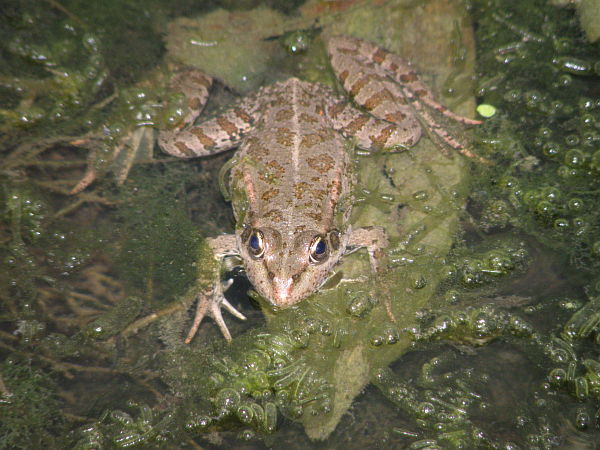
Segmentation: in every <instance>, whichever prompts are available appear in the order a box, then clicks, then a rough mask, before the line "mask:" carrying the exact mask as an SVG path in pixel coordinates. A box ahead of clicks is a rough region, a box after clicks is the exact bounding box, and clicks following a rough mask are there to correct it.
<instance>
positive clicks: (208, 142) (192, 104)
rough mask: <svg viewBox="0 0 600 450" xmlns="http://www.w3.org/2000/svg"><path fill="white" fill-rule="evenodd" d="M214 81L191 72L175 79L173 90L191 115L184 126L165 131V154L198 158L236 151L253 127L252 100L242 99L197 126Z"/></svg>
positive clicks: (161, 142)
mask: <svg viewBox="0 0 600 450" xmlns="http://www.w3.org/2000/svg"><path fill="white" fill-rule="evenodd" d="M211 84H212V78H210V77H208V76H207V75H204V74H203V73H202V72H200V71H198V70H193V69H189V70H187V71H186V72H184V73H183V74H179V75H177V76H176V77H174V79H173V81H172V85H173V89H177V90H179V91H180V92H181V93H182V94H183V95H184V97H185V99H186V101H187V111H186V112H185V113H184V116H183V119H182V120H181V122H180V123H178V124H177V125H176V126H174V127H173V128H171V129H167V130H163V131H161V133H160V135H159V137H158V144H159V146H160V147H161V148H162V150H163V151H165V152H167V153H169V154H171V155H173V156H177V157H178V158H194V157H199V156H207V155H211V154H215V153H219V152H222V151H225V150H229V149H230V148H233V147H235V146H236V145H237V144H238V143H239V141H240V139H241V138H242V136H243V135H244V133H246V132H247V131H248V130H249V129H250V127H251V123H252V118H251V115H250V114H249V113H248V112H247V111H248V109H251V107H250V105H251V103H250V100H248V99H242V100H240V101H238V102H237V103H236V104H234V105H233V106H232V107H231V108H229V109H227V110H225V111H224V112H223V113H221V114H219V115H218V116H216V117H214V118H212V119H210V120H205V121H203V122H200V123H198V124H196V125H194V121H195V120H196V118H197V117H198V116H199V115H200V113H201V112H202V109H203V108H204V104H205V103H206V99H207V98H208V89H209V88H210V86H211Z"/></svg>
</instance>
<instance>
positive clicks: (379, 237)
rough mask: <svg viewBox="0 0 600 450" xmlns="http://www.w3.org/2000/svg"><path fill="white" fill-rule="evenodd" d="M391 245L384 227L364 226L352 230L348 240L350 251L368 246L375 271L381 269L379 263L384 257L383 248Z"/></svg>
mask: <svg viewBox="0 0 600 450" xmlns="http://www.w3.org/2000/svg"><path fill="white" fill-rule="evenodd" d="M388 245H389V240H388V237H387V233H386V232H385V230H384V229H383V228H382V227H363V228H356V229H354V230H352V232H351V234H350V239H349V240H348V245H347V248H348V253H351V252H354V251H356V250H358V249H360V248H366V249H367V251H368V252H369V262H370V263H371V269H372V270H373V272H377V270H378V269H379V263H380V261H381V258H382V257H383V249H385V248H386V247H387V246H388Z"/></svg>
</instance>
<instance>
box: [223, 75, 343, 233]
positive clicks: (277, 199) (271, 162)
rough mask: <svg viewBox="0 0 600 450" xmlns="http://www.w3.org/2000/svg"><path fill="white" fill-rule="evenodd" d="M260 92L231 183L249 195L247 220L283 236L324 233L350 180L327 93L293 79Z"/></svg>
mask: <svg viewBox="0 0 600 450" xmlns="http://www.w3.org/2000/svg"><path fill="white" fill-rule="evenodd" d="M260 94H261V96H260V97H259V98H261V102H262V104H261V108H262V111H261V118H260V119H259V121H258V122H257V124H256V126H255V128H254V130H253V132H252V133H251V134H250V135H249V136H248V137H247V138H246V139H245V140H244V142H243V144H242V146H241V147H240V149H239V152H238V156H237V158H238V164H237V165H236V167H235V168H234V169H233V171H232V184H233V188H234V189H242V190H243V191H244V192H245V194H246V197H247V199H248V202H247V208H248V210H247V211H246V213H247V216H246V224H247V225H249V226H251V227H254V228H262V227H271V228H273V229H276V230H278V231H279V233H281V235H282V237H283V236H285V235H288V236H289V237H292V236H294V235H296V234H298V233H302V232H304V231H308V230H313V231H317V232H319V233H325V232H327V231H329V230H330V229H331V228H332V227H333V224H334V219H335V217H334V216H335V212H336V207H337V204H338V201H339V200H340V198H341V196H343V195H344V194H345V193H346V192H347V191H348V189H350V181H351V180H350V176H349V164H350V162H349V155H348V154H347V150H346V146H345V142H344V140H343V138H342V137H341V136H340V135H339V134H338V133H337V132H336V131H335V130H334V127H333V126H332V124H331V123H330V120H329V119H328V117H327V114H326V112H327V107H328V102H331V101H332V100H331V99H332V95H331V93H330V91H329V90H328V89H327V88H325V87H323V86H321V85H316V84H311V83H307V82H303V81H300V80H298V79H295V78H292V79H289V80H287V81H285V82H283V83H277V84H275V85H272V86H270V87H268V88H265V89H263V90H262V92H261V93H260ZM236 214H237V212H236ZM284 239H285V238H284Z"/></svg>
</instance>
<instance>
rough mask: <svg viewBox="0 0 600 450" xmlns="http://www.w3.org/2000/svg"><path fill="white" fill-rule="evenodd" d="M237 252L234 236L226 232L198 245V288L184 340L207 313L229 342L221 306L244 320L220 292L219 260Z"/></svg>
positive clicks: (221, 290)
mask: <svg viewBox="0 0 600 450" xmlns="http://www.w3.org/2000/svg"><path fill="white" fill-rule="evenodd" d="M237 254H238V251H237V243H236V237H235V235H233V234H226V235H223V236H219V237H216V238H208V239H207V240H206V245H205V246H204V247H203V248H202V249H201V255H200V262H201V263H202V264H203V266H202V267H201V268H200V271H199V274H198V278H197V281H196V289H197V291H198V293H197V296H198V304H197V306H196V315H195V317H194V322H193V324H192V327H191V328H190V331H189V333H188V335H187V337H186V339H185V343H186V344H189V343H190V342H191V341H192V339H193V338H194V336H195V334H196V332H197V331H198V328H199V327H200V323H201V322H202V320H203V319H204V317H205V316H207V315H208V316H210V317H212V318H213V320H214V321H215V322H216V324H217V325H218V326H219V329H220V330H221V333H222V334H223V336H224V337H225V339H226V340H227V341H228V342H231V340H232V338H231V333H229V330H228V329H227V325H226V324H225V321H224V320H223V316H222V314H221V308H223V307H224V308H225V309H227V311H229V312H230V313H231V314H233V315H234V316H235V317H237V318H238V319H241V320H246V317H245V316H244V315H243V314H242V313H240V312H239V311H238V310H237V309H235V308H234V307H233V306H232V305H231V304H230V303H229V302H228V301H227V300H226V299H225V296H224V295H223V283H222V282H221V263H222V261H223V258H225V257H226V256H230V255H237Z"/></svg>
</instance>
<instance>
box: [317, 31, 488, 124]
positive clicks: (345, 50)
mask: <svg viewBox="0 0 600 450" xmlns="http://www.w3.org/2000/svg"><path fill="white" fill-rule="evenodd" d="M328 46H329V54H330V56H331V65H332V67H333V69H334V71H335V72H336V74H337V75H338V77H340V75H339V73H341V72H343V69H342V68H343V67H345V66H347V65H348V63H347V62H346V61H347V60H354V61H356V62H360V63H361V65H362V66H368V67H370V68H371V69H372V70H375V71H379V69H378V68H381V69H382V70H383V71H384V73H385V75H387V76H389V77H390V78H392V79H394V80H395V81H396V82H397V83H398V84H400V85H401V86H402V87H403V91H404V92H405V93H407V92H408V93H410V95H408V96H406V98H407V99H408V100H409V101H411V102H413V101H420V102H422V103H424V104H425V105H427V106H429V107H430V108H432V109H434V110H436V111H438V112H439V113H441V114H443V115H444V116H446V117H448V118H449V119H452V120H455V121H456V122H460V123H463V124H465V125H480V124H481V123H482V122H481V121H480V120H474V119H469V118H468V117H463V116H461V115H458V114H455V113H453V112H452V111H450V110H449V109H448V108H447V107H445V106H444V105H442V104H441V103H438V102H437V101H436V100H435V99H434V96H433V94H432V93H431V91H430V90H429V88H428V87H427V86H426V85H425V84H424V83H423V82H422V81H421V79H420V78H419V75H418V74H417V72H415V70H414V69H413V68H412V67H411V65H410V63H409V62H407V61H404V60H403V59H402V58H400V57H399V56H398V55H396V54H394V53H391V52H389V51H388V50H386V49H384V48H382V47H379V46H377V45H375V44H373V43H371V42H368V41H364V40H362V39H357V38H352V37H348V36H336V37H333V38H331V39H330V40H329V44H328ZM349 91H350V90H349Z"/></svg>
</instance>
